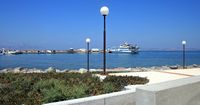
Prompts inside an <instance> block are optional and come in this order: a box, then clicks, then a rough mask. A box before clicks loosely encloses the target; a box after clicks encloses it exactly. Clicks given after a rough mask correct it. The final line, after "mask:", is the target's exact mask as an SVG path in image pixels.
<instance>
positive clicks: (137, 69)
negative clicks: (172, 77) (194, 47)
mask: <svg viewBox="0 0 200 105" xmlns="http://www.w3.org/2000/svg"><path fill="white" fill-rule="evenodd" d="M182 68H183V67H182V66H180V65H174V66H152V67H135V68H124V67H118V68H107V69H106V70H107V71H108V72H143V71H152V70H170V69H174V70H176V69H182ZM186 68H187V69H191V68H200V65H197V64H193V65H189V66H187V67H186ZM101 71H102V69H90V72H101ZM48 72H57V73H63V72H79V73H84V72H87V69H85V68H80V69H79V70H68V69H64V70H60V69H56V68H53V67H49V68H48V69H37V68H23V67H16V68H6V69H2V70H0V73H48Z"/></svg>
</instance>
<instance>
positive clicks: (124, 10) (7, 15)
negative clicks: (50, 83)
mask: <svg viewBox="0 0 200 105" xmlns="http://www.w3.org/2000/svg"><path fill="white" fill-rule="evenodd" d="M199 5H200V0H0V48H10V49H55V50H61V49H69V48H85V46H86V43H85V39H86V38H91V44H90V45H91V47H92V48H102V47H103V16H101V14H100V8H101V7H102V6H107V7H108V8H109V10H110V12H109V15H108V16H107V17H106V19H107V29H106V30H107V47H113V46H118V45H120V44H122V43H124V42H128V43H132V44H137V45H138V46H139V47H140V48H141V49H142V50H145V49H146V50H148V49H180V48H181V47H182V45H181V41H182V40H186V41H187V48H191V49H200V46H199V45H200V44H199V43H200V6H199Z"/></svg>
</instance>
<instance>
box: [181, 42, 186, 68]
mask: <svg viewBox="0 0 200 105" xmlns="http://www.w3.org/2000/svg"><path fill="white" fill-rule="evenodd" d="M182 45H183V69H185V68H186V67H185V45H186V41H182Z"/></svg>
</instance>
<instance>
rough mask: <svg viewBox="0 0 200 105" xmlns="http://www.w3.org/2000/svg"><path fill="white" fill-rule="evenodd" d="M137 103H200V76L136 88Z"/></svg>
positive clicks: (189, 104)
mask: <svg viewBox="0 0 200 105" xmlns="http://www.w3.org/2000/svg"><path fill="white" fill-rule="evenodd" d="M136 97H137V98H136V100H137V102H136V105H200V76H196V77H189V78H184V79H179V80H174V81H169V82H164V83H159V84H154V85H149V86H142V87H138V88H137V89H136Z"/></svg>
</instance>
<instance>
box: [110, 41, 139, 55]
mask: <svg viewBox="0 0 200 105" xmlns="http://www.w3.org/2000/svg"><path fill="white" fill-rule="evenodd" d="M138 50H139V47H138V46H137V45H132V44H128V43H124V44H121V45H120V46H119V47H118V48H111V49H109V52H110V53H134V54H136V53H138Z"/></svg>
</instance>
